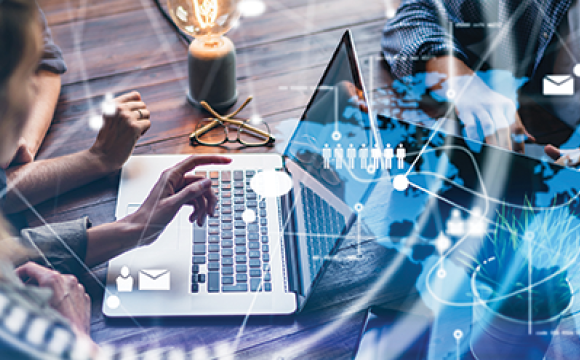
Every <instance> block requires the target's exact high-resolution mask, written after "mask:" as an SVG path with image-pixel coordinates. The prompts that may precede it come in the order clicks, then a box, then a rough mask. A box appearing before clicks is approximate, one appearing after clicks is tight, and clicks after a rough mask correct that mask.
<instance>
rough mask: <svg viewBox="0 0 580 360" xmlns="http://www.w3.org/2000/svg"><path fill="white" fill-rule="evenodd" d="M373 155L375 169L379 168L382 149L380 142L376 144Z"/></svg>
mask: <svg viewBox="0 0 580 360" xmlns="http://www.w3.org/2000/svg"><path fill="white" fill-rule="evenodd" d="M371 157H372V158H373V165H374V167H375V169H378V168H379V166H380V165H381V158H382V154H381V149H379V144H375V146H374V147H373V148H372V150H371Z"/></svg>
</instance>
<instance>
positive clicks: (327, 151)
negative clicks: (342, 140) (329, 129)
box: [322, 144, 332, 169]
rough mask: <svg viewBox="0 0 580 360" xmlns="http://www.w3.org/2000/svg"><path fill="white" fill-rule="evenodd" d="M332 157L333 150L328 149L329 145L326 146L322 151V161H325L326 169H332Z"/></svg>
mask: <svg viewBox="0 0 580 360" xmlns="http://www.w3.org/2000/svg"><path fill="white" fill-rule="evenodd" d="M331 157H332V149H330V148H329V147H328V144H324V148H323V149H322V159H323V160H324V168H325V169H330V158H331Z"/></svg>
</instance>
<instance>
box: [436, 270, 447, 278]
mask: <svg viewBox="0 0 580 360" xmlns="http://www.w3.org/2000/svg"><path fill="white" fill-rule="evenodd" d="M437 276H439V277H440V278H441V279H443V278H444V277H445V276H447V271H445V269H439V270H438V271H437Z"/></svg>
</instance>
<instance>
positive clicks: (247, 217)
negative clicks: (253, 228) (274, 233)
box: [242, 209, 256, 224]
mask: <svg viewBox="0 0 580 360" xmlns="http://www.w3.org/2000/svg"><path fill="white" fill-rule="evenodd" d="M242 220H244V222H245V223H246V224H250V223H253V222H254V221H256V212H255V211H254V210H252V209H246V210H244V212H243V213H242Z"/></svg>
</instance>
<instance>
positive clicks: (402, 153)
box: [397, 144, 407, 170]
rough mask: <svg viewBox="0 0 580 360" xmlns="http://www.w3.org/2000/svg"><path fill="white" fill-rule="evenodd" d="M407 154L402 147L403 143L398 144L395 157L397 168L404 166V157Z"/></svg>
mask: <svg viewBox="0 0 580 360" xmlns="http://www.w3.org/2000/svg"><path fill="white" fill-rule="evenodd" d="M406 156H407V151H406V150H405V148H404V147H403V144H399V147H398V148H397V159H398V160H399V161H398V168H399V170H400V169H403V168H404V167H405V157H406Z"/></svg>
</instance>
